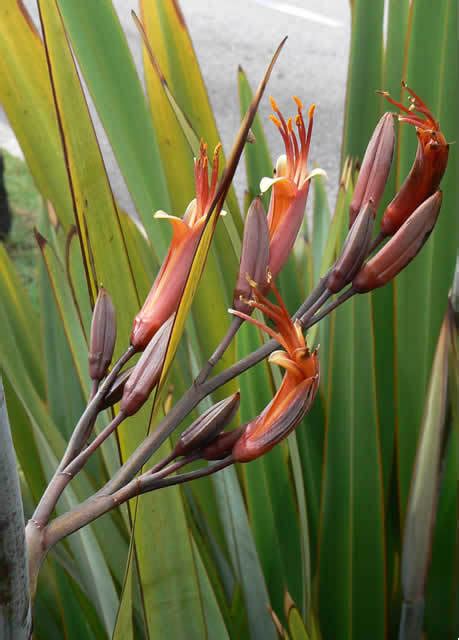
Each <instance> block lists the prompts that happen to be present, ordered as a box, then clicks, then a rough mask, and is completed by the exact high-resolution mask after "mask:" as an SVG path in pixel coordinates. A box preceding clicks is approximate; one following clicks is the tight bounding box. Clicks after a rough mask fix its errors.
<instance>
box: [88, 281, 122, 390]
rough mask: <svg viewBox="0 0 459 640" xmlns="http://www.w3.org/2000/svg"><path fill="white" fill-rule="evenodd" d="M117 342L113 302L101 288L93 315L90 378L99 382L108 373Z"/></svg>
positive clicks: (89, 357) (90, 344)
mask: <svg viewBox="0 0 459 640" xmlns="http://www.w3.org/2000/svg"><path fill="white" fill-rule="evenodd" d="M115 341H116V315H115V309H114V307H113V303H112V300H111V298H110V296H109V294H108V293H107V291H106V290H105V289H104V288H103V287H101V288H100V289H99V293H98V296H97V300H96V304H95V305H94V312H93V314H92V322H91V335H90V341H89V356H88V360H89V376H90V378H91V380H93V381H95V382H99V381H100V380H102V378H103V377H104V376H105V374H106V373H107V370H108V367H109V365H110V363H111V361H112V358H113V351H114V349H115Z"/></svg>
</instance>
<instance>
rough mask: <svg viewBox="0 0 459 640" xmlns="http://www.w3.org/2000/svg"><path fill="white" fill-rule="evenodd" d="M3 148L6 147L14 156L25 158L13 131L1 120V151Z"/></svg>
mask: <svg viewBox="0 0 459 640" xmlns="http://www.w3.org/2000/svg"><path fill="white" fill-rule="evenodd" d="M1 149H5V151H8V153H11V155H12V156H16V157H17V158H21V159H23V158H24V155H23V153H22V151H21V148H20V146H19V144H18V141H17V140H16V137H15V135H14V133H13V131H12V130H11V129H10V127H9V126H8V125H7V124H4V123H3V122H0V151H1Z"/></svg>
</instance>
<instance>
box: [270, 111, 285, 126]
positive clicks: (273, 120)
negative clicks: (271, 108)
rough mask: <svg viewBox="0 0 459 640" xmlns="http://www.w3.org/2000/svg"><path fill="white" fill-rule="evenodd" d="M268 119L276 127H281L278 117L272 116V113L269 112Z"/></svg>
mask: <svg viewBox="0 0 459 640" xmlns="http://www.w3.org/2000/svg"><path fill="white" fill-rule="evenodd" d="M269 119H270V120H271V122H274V124H275V125H276V127H277V128H278V129H281V128H282V124H281V121H280V120H279V118H276V116H274V115H273V114H271V115H270V116H269Z"/></svg>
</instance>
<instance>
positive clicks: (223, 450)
mask: <svg viewBox="0 0 459 640" xmlns="http://www.w3.org/2000/svg"><path fill="white" fill-rule="evenodd" d="M244 431H245V426H242V427H238V428H237V429H233V430H232V431H227V432H226V433H221V434H220V435H218V436H217V437H216V438H215V440H214V441H213V442H211V443H210V444H209V445H207V447H205V449H203V450H202V452H201V458H203V459H204V460H222V459H223V458H226V456H229V455H230V453H231V451H232V450H233V447H234V445H235V444H236V442H237V441H238V440H239V438H240V437H241V436H242V434H243V433H244Z"/></svg>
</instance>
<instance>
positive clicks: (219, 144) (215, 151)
mask: <svg viewBox="0 0 459 640" xmlns="http://www.w3.org/2000/svg"><path fill="white" fill-rule="evenodd" d="M221 150H222V143H221V142H219V143H218V144H217V145H216V146H215V149H214V158H218V156H219V154H220V151H221Z"/></svg>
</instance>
